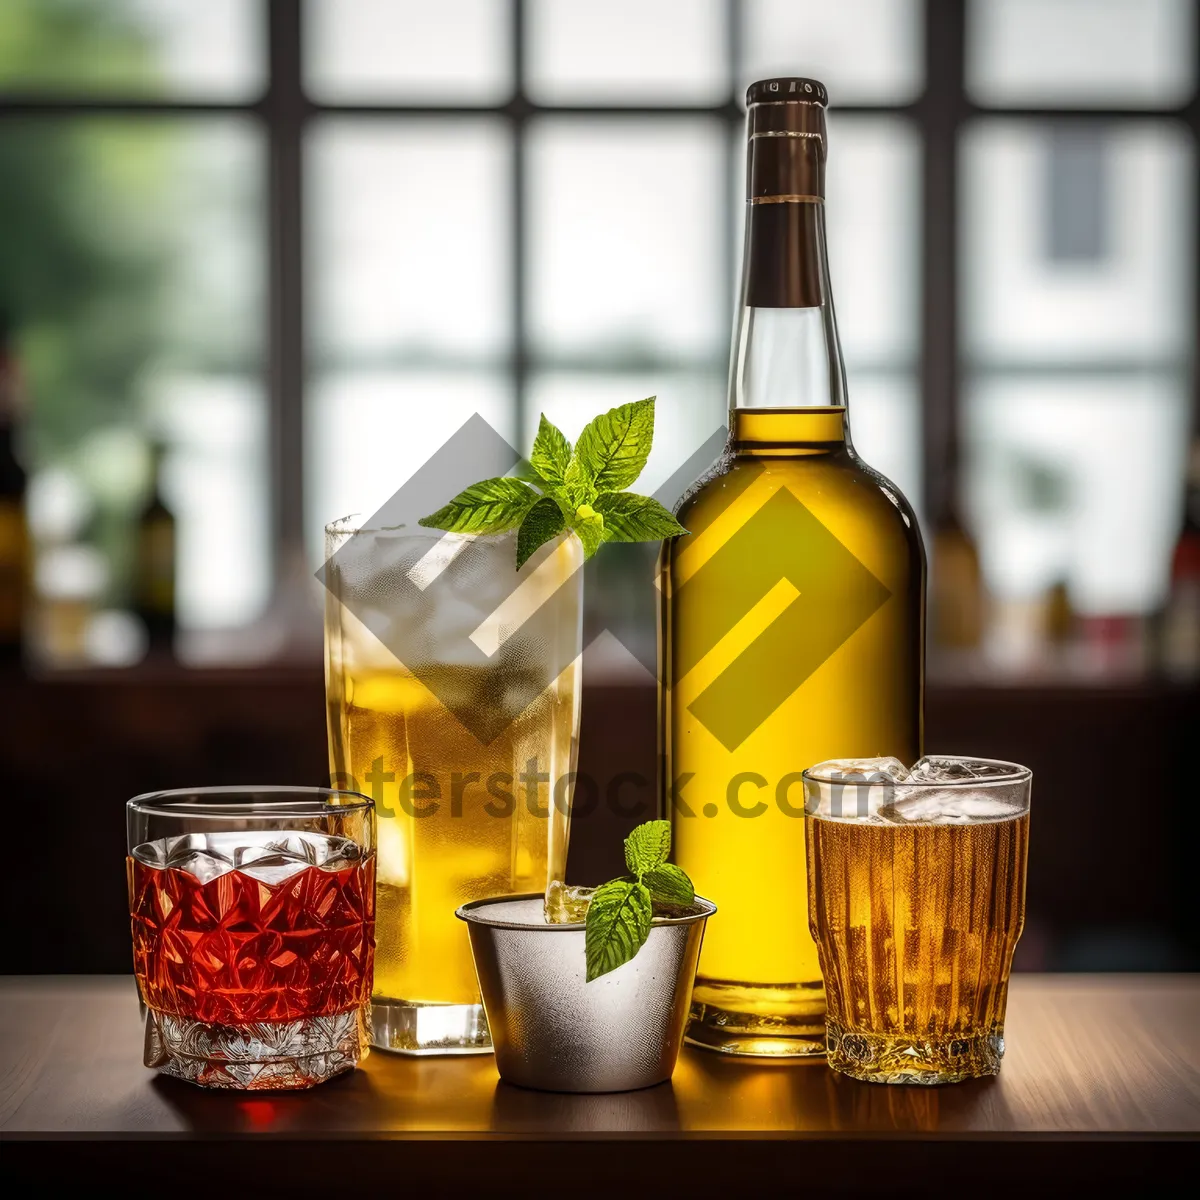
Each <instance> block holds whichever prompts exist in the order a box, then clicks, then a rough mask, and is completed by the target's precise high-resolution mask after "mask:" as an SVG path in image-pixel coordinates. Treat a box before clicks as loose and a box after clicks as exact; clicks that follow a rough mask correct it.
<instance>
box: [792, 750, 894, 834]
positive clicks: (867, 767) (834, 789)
mask: <svg viewBox="0 0 1200 1200" xmlns="http://www.w3.org/2000/svg"><path fill="white" fill-rule="evenodd" d="M907 773H908V768H907V767H906V766H905V765H904V764H903V763H902V762H901V761H900V760H899V759H898V758H833V759H830V760H828V761H827V762H823V763H819V764H818V765H817V766H815V767H812V768H810V774H811V775H813V776H815V777H816V783H815V789H816V794H815V795H814V792H813V787H814V785H813V784H810V785H809V787H808V790H807V793H806V797H805V803H806V804H807V805H808V807H809V809H810V810H811V811H812V812H813V815H814V816H819V817H825V818H826V819H829V820H835V821H873V820H878V819H879V812H880V809H882V808H883V807H884V806H886V805H888V804H890V803H891V801H892V796H893V793H894V792H895V790H896V784H897V783H898V782H899V781H900V780H902V779H903V778H904V777H905V776H906V775H907ZM814 803H815V807H814Z"/></svg>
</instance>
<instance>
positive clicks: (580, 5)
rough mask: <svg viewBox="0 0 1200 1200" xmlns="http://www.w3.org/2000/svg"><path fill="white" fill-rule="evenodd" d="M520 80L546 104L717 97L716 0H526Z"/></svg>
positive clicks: (720, 13) (720, 23)
mask: <svg viewBox="0 0 1200 1200" xmlns="http://www.w3.org/2000/svg"><path fill="white" fill-rule="evenodd" d="M526 45H527V48H528V55H529V62H528V88H529V93H530V95H531V96H533V97H534V98H535V99H536V100H540V101H543V102H545V103H549V104H555V103H568V102H572V103H578V102H581V101H610V102H616V103H629V102H633V101H638V100H642V101H653V100H658V101H662V100H668V101H679V102H685V101H693V102H701V103H703V102H705V101H713V100H721V99H724V98H725V95H726V93H727V92H728V89H729V80H728V75H727V70H726V64H725V26H724V4H723V0H605V2H604V3H603V4H597V3H595V2H594V0H531V2H530V3H529V4H528V5H527V6H526Z"/></svg>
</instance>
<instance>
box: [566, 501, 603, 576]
mask: <svg viewBox="0 0 1200 1200" xmlns="http://www.w3.org/2000/svg"><path fill="white" fill-rule="evenodd" d="M571 528H572V529H573V530H574V531H575V535H576V537H578V538H579V540H580V541H581V542H582V543H583V561H584V562H587V560H588V559H589V558H591V557H592V555H593V554H595V553H596V551H597V550H599V549H600V547H601V546H602V545H603V544H604V518H603V517H602V516H600V514H599V513H597V512H594V511H593V510H592V509H591V508H590V507H589V506H588V505H586V504H581V505H580V506H579V507H578V508H577V509H576V510H575V516H574V517H573V518H572V519H571Z"/></svg>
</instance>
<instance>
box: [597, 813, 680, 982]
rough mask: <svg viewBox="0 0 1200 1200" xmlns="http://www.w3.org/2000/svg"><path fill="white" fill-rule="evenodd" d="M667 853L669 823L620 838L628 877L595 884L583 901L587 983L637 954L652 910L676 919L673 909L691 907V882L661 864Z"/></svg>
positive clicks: (672, 867) (671, 866)
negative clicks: (587, 899)
mask: <svg viewBox="0 0 1200 1200" xmlns="http://www.w3.org/2000/svg"><path fill="white" fill-rule="evenodd" d="M670 853H671V823H670V821H647V822H645V824H643V825H639V826H638V827H637V828H636V829H635V830H634V831H633V832H632V833H631V834H630V835H629V836H628V837H627V838H626V839H625V865H626V866H627V867H628V868H629V875H627V876H622V877H621V878H620V879H613V880H610V881H609V882H608V883H604V884H601V885H600V887H598V888H597V889H596V890H595V891H594V892H593V893H592V895H591V899H590V902H589V903H588V910H587V918H586V934H587V936H586V941H585V947H586V950H585V953H586V956H587V979H588V982H589V983H591V981H592V980H593V979H599V978H600V976H601V975H607V974H608V972H609V971H614V970H616V968H617V967H619V966H621V965H622V964H623V963H627V962H628V961H629V960H630V959H631V958H633V957H634V955H636V954H637V952H638V951H639V950H640V949H641V948H642V946H643V944H644V943H645V941H646V938H648V937H649V936H650V922H651V920H652V919H653V918H654V916H655V915H656V913H655V909H656V908H657V909H659V910H662V909H664V908H666V909H668V910H672V911H670V912H669V913H668V914H667V915H679V914H678V913H677V912H676V911H674V910H678V909H680V908H688V907H690V906H691V905H693V904H694V903H695V901H696V892H695V889H694V888H693V887H692V881H691V880H690V879H689V878H688V877H687V875H685V874H684V873H683V871H681V870H680V869H679V868H678V867H677V866H675V865H674V864H673V863H669V862H667V855H669V854H670ZM658 915H661V913H660V914H658Z"/></svg>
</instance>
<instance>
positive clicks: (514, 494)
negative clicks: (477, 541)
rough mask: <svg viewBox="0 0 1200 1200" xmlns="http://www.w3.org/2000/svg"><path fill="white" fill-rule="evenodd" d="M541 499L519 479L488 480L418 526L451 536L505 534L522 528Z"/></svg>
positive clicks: (459, 494)
mask: <svg viewBox="0 0 1200 1200" xmlns="http://www.w3.org/2000/svg"><path fill="white" fill-rule="evenodd" d="M539 499H540V497H539V496H538V494H537V492H535V491H534V490H533V489H532V488H531V487H529V486H528V485H527V484H524V483H522V482H521V481H520V480H518V479H485V480H483V481H482V482H480V483H473V484H471V486H470V487H469V488H464V489H463V490H462V491H461V492H459V493H458V495H457V496H455V497H454V499H453V500H451V501H450V503H449V504H446V505H444V506H443V507H442V508H439V509H438V510H437V512H435V513H430V514H429V516H427V517H422V518H421V519H420V520H419V521H418V522H417V524H418V525H424V526H425V528H426V529H445V530H447V531H448V532H451V533H503V532H504V531H505V530H506V529H512V528H513V526H514V525H520V524H521V522H522V521H523V520H524V518H525V514H526V513H527V512H528V511H529V510H530V509H531V508H532V507H533V506H534V505H535V504H536V503H537V502H538V500H539Z"/></svg>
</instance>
